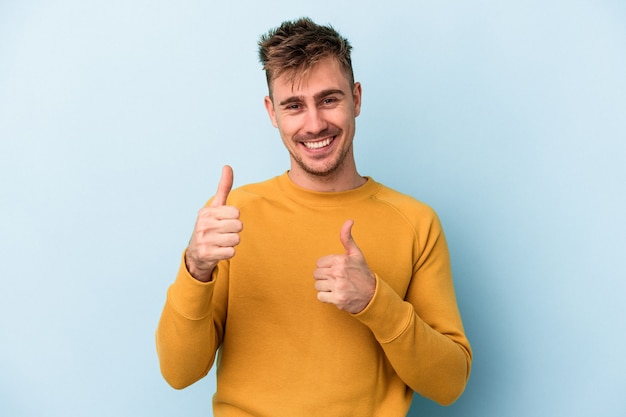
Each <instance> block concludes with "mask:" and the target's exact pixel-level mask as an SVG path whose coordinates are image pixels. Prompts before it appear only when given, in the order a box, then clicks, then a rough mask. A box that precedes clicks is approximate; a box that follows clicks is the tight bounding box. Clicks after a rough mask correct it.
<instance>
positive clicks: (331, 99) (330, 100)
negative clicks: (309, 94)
mask: <svg viewBox="0 0 626 417" xmlns="http://www.w3.org/2000/svg"><path fill="white" fill-rule="evenodd" d="M335 103H337V98H335V97H326V98H324V99H323V100H322V104H323V105H325V106H329V105H333V104H335Z"/></svg>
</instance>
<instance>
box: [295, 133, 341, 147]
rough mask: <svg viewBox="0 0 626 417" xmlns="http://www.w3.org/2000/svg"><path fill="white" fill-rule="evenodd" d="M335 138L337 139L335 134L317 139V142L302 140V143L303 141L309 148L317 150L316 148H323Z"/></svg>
mask: <svg viewBox="0 0 626 417" xmlns="http://www.w3.org/2000/svg"><path fill="white" fill-rule="evenodd" d="M334 140H335V136H333V137H330V138H326V139H322V140H318V141H315V142H300V143H302V144H303V145H304V146H305V147H306V148H307V149H312V150H315V149H322V148H325V147H327V146H328V145H330V144H331V142H332V141H334Z"/></svg>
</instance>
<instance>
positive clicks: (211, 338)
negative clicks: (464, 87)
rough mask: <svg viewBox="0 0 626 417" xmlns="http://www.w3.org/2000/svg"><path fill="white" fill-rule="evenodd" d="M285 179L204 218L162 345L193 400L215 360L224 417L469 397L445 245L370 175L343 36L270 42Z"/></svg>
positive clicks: (165, 317) (403, 407) (433, 223)
mask: <svg viewBox="0 0 626 417" xmlns="http://www.w3.org/2000/svg"><path fill="white" fill-rule="evenodd" d="M259 46H260V49H259V51H260V53H259V54H260V58H261V62H262V63H263V66H264V69H265V71H266V75H267V80H268V87H269V96H268V97H266V98H265V107H266V108H267V112H268V114H269V117H270V119H271V121H272V123H273V125H274V126H275V127H276V128H278V131H279V132H280V135H281V137H282V140H283V143H284V145H285V147H286V148H287V150H288V151H289V154H290V160H291V166H290V169H289V171H288V172H286V173H285V174H283V175H281V176H279V177H276V178H273V179H270V180H268V181H265V182H262V183H259V184H252V185H247V186H243V187H241V188H239V189H236V190H233V191H232V192H231V187H232V183H233V172H232V169H231V168H230V167H228V166H226V167H224V169H223V170H222V177H221V180H220V182H219V185H218V188H217V193H216V195H215V196H214V198H213V199H212V200H211V201H210V202H209V204H208V205H207V206H206V207H205V208H203V209H202V210H200V212H199V214H198V219H197V222H196V225H195V229H194V232H193V235H192V238H191V240H190V242H189V246H188V247H187V249H186V250H185V252H184V255H183V259H182V262H181V266H180V270H179V273H178V276H177V277H176V280H175V282H174V283H173V284H172V286H171V287H170V289H169V291H168V297H167V301H166V304H165V307H164V310H163V314H162V316H161V321H160V322H159V327H158V329H157V350H158V354H159V359H160V362H161V370H162V373H163V375H164V377H165V379H166V380H167V381H168V382H169V383H170V384H171V385H172V386H173V387H175V388H184V387H186V386H188V385H190V384H192V383H194V382H195V381H197V380H199V379H200V378H202V377H204V376H205V375H206V374H207V372H208V371H209V369H210V368H211V366H212V365H213V362H214V361H215V356H216V352H217V351H218V349H219V354H218V357H217V392H216V393H215V396H214V398H213V408H214V413H215V416H218V417H220V416H289V417H293V416H325V417H329V416H351V417H353V416H385V417H393V416H404V415H406V413H407V411H408V409H409V407H410V403H411V399H412V395H413V391H416V392H418V393H420V394H421V395H424V396H426V397H428V398H431V399H433V400H434V401H437V402H439V403H441V404H450V403H452V402H453V401H455V400H456V398H458V396H459V395H460V394H461V393H462V392H463V390H464V388H465V384H466V382H467V378H468V376H469V371H470V364H471V349H470V345H469V343H468V341H467V339H466V337H465V335H464V331H463V326H462V322H461V318H460V315H459V312H458V308H457V305H456V300H455V295H454V288H453V284H452V277H451V272H450V261H449V255H448V249H447V246H446V242H445V238H444V235H443V232H442V229H441V226H440V223H439V220H438V219H437V216H436V214H435V213H434V212H433V211H432V209H430V208H429V207H428V206H426V205H424V204H422V203H420V202H418V201H416V200H414V199H413V198H411V197H408V196H406V195H403V194H400V193H398V192H396V191H393V190H391V189H389V188H387V187H385V186H383V185H381V184H379V183H377V182H375V181H374V180H373V179H372V178H369V177H363V176H361V175H359V174H358V172H357V169H356V164H355V161H354V154H353V139H354V134H355V118H356V117H357V116H358V115H359V112H360V108H361V85H360V84H359V83H358V82H357V83H355V82H354V81H353V74H352V66H351V61H350V50H351V47H350V45H349V43H348V42H347V40H346V39H344V38H342V37H341V36H340V35H339V34H338V33H337V32H336V31H335V30H334V29H332V28H331V27H324V26H318V25H317V24H315V23H313V22H312V21H311V20H309V19H300V20H297V21H294V22H285V23H283V24H282V25H281V26H280V27H279V28H277V29H274V30H272V31H270V32H269V33H268V34H267V35H265V36H263V37H262V38H261V40H260V42H259Z"/></svg>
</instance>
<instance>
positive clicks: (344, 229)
mask: <svg viewBox="0 0 626 417" xmlns="http://www.w3.org/2000/svg"><path fill="white" fill-rule="evenodd" d="M353 225H354V220H346V222H345V223H344V224H343V226H341V232H340V233H339V239H340V240H341V244H342V245H343V247H344V249H345V250H346V255H348V256H349V255H357V254H358V255H360V254H361V250H360V249H359V247H358V246H357V244H356V242H355V241H354V239H353V238H352V226H353Z"/></svg>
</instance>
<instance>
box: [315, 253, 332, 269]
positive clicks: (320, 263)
mask: <svg viewBox="0 0 626 417" xmlns="http://www.w3.org/2000/svg"><path fill="white" fill-rule="evenodd" d="M334 258H335V255H326V256H322V257H321V258H319V259H318V260H317V262H316V263H315V265H316V266H317V267H318V268H330V267H331V266H333V265H334V264H335V263H334Z"/></svg>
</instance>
